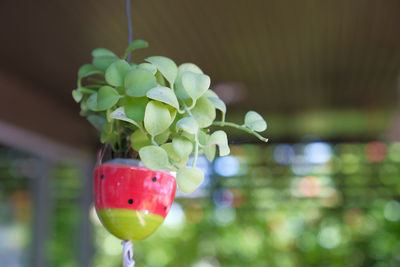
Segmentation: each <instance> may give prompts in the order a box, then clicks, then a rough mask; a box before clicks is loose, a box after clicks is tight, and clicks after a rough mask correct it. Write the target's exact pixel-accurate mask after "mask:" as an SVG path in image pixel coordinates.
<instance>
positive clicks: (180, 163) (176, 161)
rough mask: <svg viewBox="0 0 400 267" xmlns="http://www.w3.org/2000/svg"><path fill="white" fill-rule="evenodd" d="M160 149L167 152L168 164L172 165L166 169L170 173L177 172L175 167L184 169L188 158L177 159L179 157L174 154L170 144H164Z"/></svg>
mask: <svg viewBox="0 0 400 267" xmlns="http://www.w3.org/2000/svg"><path fill="white" fill-rule="evenodd" d="M161 148H162V149H164V150H165V151H166V152H167V154H168V158H169V160H170V162H171V163H173V164H171V165H170V166H168V169H170V170H172V171H177V168H176V167H175V166H177V167H179V168H183V167H185V166H186V164H187V162H188V161H189V157H186V158H180V157H179V155H178V154H177V153H176V152H175V150H174V148H173V146H172V143H165V144H163V145H161ZM174 165H175V166H174Z"/></svg>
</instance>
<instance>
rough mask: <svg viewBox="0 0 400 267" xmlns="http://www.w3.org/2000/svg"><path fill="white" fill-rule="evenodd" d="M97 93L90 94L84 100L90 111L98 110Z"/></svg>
mask: <svg viewBox="0 0 400 267" xmlns="http://www.w3.org/2000/svg"><path fill="white" fill-rule="evenodd" d="M97 95H98V94H97V93H94V94H92V95H91V96H89V98H88V100H87V101H86V104H87V107H88V109H89V110H92V111H99V109H98V107H97Z"/></svg>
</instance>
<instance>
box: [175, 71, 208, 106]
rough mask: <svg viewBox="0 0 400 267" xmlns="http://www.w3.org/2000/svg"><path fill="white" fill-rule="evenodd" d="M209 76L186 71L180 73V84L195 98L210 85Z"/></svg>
mask: <svg viewBox="0 0 400 267" xmlns="http://www.w3.org/2000/svg"><path fill="white" fill-rule="evenodd" d="M210 83H211V80H210V77H208V76H207V75H205V74H198V73H194V72H191V71H186V72H184V73H183V74H182V85H183V88H185V91H186V92H187V93H188V95H189V96H190V97H191V98H192V99H194V100H196V99H198V98H199V97H201V96H202V95H203V94H204V93H205V92H206V91H207V90H208V88H209V87H210Z"/></svg>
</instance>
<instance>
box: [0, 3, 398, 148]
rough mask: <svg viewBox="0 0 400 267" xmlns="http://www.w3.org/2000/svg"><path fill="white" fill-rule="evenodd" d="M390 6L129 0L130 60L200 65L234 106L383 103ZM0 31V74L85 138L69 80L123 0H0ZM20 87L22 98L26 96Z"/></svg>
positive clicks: (114, 44)
mask: <svg viewBox="0 0 400 267" xmlns="http://www.w3.org/2000/svg"><path fill="white" fill-rule="evenodd" d="M399 14H400V1H397V0H386V1H379V0H375V1H372V0H370V1H367V0H352V1H348V0H329V1H327V0H326V1H319V0H312V1H311V0H307V1H294V0H293V1H288V0H286V1H280V0H279V1H278V0H275V1H269V0H268V1H267V0H252V1H249V0H247V1H241V0H237V1H236V0H235V1H228V0H219V1H215V0H202V1H187V0H186V1H185V0H169V1H165V0H164V1H160V0H146V1H144V0H132V17H133V30H134V38H140V39H145V40H147V41H149V43H150V48H148V49H145V50H142V51H138V52H137V53H135V54H134V55H133V59H134V60H137V61H140V60H142V59H143V58H145V57H146V56H150V55H164V56H168V57H170V58H172V59H174V60H175V61H176V62H177V63H183V62H193V63H195V64H197V65H199V66H200V67H201V68H202V69H203V70H204V71H205V72H206V73H207V74H209V75H210V76H211V78H212V85H213V86H214V88H216V89H217V90H218V92H219V93H220V94H222V95H224V94H225V93H226V92H229V90H233V92H236V94H237V95H239V96H241V97H240V98H239V99H233V100H232V101H233V102H232V103H231V105H229V107H228V108H229V110H231V111H233V112H243V111H244V110H247V109H255V110H258V111H260V112H263V113H264V114H269V113H278V114H293V113H296V112H299V111H304V110H318V109H347V108H352V109H386V108H391V107H395V105H396V101H397V89H396V87H397V77H398V70H399V67H400V34H399V29H400V16H399ZM0 30H1V33H2V43H1V48H2V49H0V59H1V61H0V62H1V63H0V64H1V65H0V71H1V73H2V74H3V76H4V75H10V76H12V77H13V79H17V80H18V81H19V82H20V83H21V82H22V83H24V84H26V85H29V86H27V87H29V88H30V89H29V90H32V93H33V94H38V95H46V98H47V99H48V101H51V102H52V105H55V106H57V107H60V108H61V109H63V112H64V114H69V115H68V116H69V117H71V116H72V117H75V116H76V120H79V122H77V123H76V127H75V128H74V130H73V131H69V132H68V133H64V135H65V136H64V137H62V138H64V139H65V140H67V139H68V142H75V141H74V140H73V139H74V138H80V140H81V141H80V142H81V143H82V144H83V143H84V142H86V143H87V142H89V141H88V140H90V139H91V137H92V135H93V133H92V132H90V133H88V134H86V132H87V131H89V130H88V129H89V126H87V125H86V124H85V123H81V122H80V120H83V119H81V118H79V116H78V115H77V114H78V106H77V105H76V104H75V103H74V102H73V100H72V98H71V90H72V89H74V88H75V84H76V71H77V69H78V67H79V66H80V65H82V64H83V63H87V62H89V61H90V60H91V59H90V51H91V50H92V49H93V48H96V47H105V48H109V49H111V50H114V51H115V52H117V53H119V54H122V52H123V50H124V48H125V46H126V43H127V22H126V17H125V1H123V0H119V1H106V0H90V1H89V0H88V1H78V0H70V1H58V0H57V1H56V0H53V1H26V0H25V1H13V0H3V1H1V3H0ZM2 90H3V89H2ZM4 90H7V88H5V89H4ZM13 90H14V89H13ZM15 90H16V89H15ZM24 95H25V94H24ZM24 95H21V96H20V99H21V101H22V102H26V101H30V100H29V99H27V98H26V97H25V98H24ZM226 97H229V95H227V96H226ZM16 101H17V100H16ZM235 101H236V102H235ZM46 103H47V102H44V103H43V105H47V104H46ZM2 105H3V109H4V107H7V108H10V107H11V108H12V107H14V106H15V105H14V103H13V101H11V102H10V101H7V102H5V101H3V103H2ZM23 106H24V105H23ZM19 110H21V109H19ZM36 112H37V111H36V110H35V109H33V110H30V111H29V116H32V118H34V117H35V116H37V115H38V114H35V113H36ZM1 116H3V117H4V114H3V115H1ZM49 116H50V117H49V120H51V119H52V118H51V114H50V115H49ZM0 118H1V117H0ZM3 119H4V118H3ZM8 120H12V117H11V118H9V119H8ZM26 120H27V121H28V120H29V119H26ZM53 121H54V118H53ZM54 123H55V122H54ZM22 124H23V122H22ZM27 125H28V126H27V127H28V128H30V127H31V126H29V123H27ZM54 125H57V124H54ZM54 125H53V127H54ZM22 126H25V125H22ZM56 127H57V126H56ZM37 128H43V127H37ZM44 128H48V127H45V126H44ZM42 131H43V132H44V133H47V131H46V129H42ZM39 132H40V130H39ZM71 132H72V133H71ZM74 132H80V133H81V134H76V136H75V134H74ZM82 132H85V133H83V134H82ZM71 134H72V135H71ZM62 138H61V137H60V140H64V139H62ZM82 144H80V145H82Z"/></svg>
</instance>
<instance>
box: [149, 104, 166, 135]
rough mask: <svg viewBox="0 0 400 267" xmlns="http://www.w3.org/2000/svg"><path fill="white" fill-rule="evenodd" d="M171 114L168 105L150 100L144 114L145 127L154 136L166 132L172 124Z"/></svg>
mask: <svg viewBox="0 0 400 267" xmlns="http://www.w3.org/2000/svg"><path fill="white" fill-rule="evenodd" d="M171 123H172V120H171V114H170V112H169V109H168V108H167V106H166V105H165V104H163V103H160V102H158V101H154V100H153V101H150V102H149V103H148V104H147V106H146V111H145V114H144V127H145V128H146V130H147V132H148V133H149V134H151V135H152V136H156V135H159V134H161V133H162V132H164V131H165V130H167V129H168V127H169V126H170V125H171Z"/></svg>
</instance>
